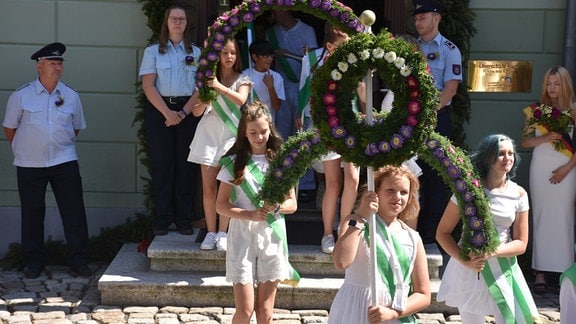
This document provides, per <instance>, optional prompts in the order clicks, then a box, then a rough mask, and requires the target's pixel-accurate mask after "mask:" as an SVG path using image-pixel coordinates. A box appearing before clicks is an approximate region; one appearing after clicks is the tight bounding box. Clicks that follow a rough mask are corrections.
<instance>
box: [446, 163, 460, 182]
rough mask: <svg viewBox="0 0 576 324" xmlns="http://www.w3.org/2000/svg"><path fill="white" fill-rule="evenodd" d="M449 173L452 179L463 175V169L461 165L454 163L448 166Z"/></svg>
mask: <svg viewBox="0 0 576 324" xmlns="http://www.w3.org/2000/svg"><path fill="white" fill-rule="evenodd" d="M448 175H449V176H450V178H452V179H458V178H460V176H461V175H462V170H460V168H459V167H457V166H455V165H454V164H452V165H451V166H449V167H448Z"/></svg>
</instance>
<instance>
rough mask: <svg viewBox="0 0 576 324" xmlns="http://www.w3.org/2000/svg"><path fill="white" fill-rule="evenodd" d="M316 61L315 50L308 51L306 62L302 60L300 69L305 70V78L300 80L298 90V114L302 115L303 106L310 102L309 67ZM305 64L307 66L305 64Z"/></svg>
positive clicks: (310, 76)
mask: <svg viewBox="0 0 576 324" xmlns="http://www.w3.org/2000/svg"><path fill="white" fill-rule="evenodd" d="M316 63H318V55H317V54H316V51H310V52H308V62H306V60H303V61H302V71H306V72H307V74H308V75H307V76H306V79H305V80H304V81H302V80H300V85H301V86H300V91H299V92H298V116H302V112H303V111H304V108H306V106H307V105H308V104H309V103H310V97H311V96H312V89H311V87H310V82H311V81H312V71H310V69H311V68H312V67H313V66H314V65H316ZM306 65H307V66H306Z"/></svg>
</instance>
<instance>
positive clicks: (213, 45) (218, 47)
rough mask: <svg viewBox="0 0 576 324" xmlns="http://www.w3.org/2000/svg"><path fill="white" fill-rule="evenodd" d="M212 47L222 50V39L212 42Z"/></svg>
mask: <svg viewBox="0 0 576 324" xmlns="http://www.w3.org/2000/svg"><path fill="white" fill-rule="evenodd" d="M212 48H213V49H214V50H216V51H221V50H222V48H224V44H223V43H222V42H220V41H214V42H212Z"/></svg>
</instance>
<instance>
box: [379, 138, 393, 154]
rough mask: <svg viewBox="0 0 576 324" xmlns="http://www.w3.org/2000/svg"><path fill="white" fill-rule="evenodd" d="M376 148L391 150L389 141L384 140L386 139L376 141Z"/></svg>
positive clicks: (382, 150) (385, 150)
mask: <svg viewBox="0 0 576 324" xmlns="http://www.w3.org/2000/svg"><path fill="white" fill-rule="evenodd" d="M378 149H379V150H380V152H384V153H386V152H389V151H390V150H391V148H390V143H388V142H386V141H382V142H380V143H378Z"/></svg>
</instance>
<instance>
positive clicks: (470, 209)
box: [464, 204, 476, 217]
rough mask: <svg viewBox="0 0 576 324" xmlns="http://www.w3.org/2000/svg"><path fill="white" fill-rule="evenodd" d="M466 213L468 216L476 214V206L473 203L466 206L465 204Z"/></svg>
mask: <svg viewBox="0 0 576 324" xmlns="http://www.w3.org/2000/svg"><path fill="white" fill-rule="evenodd" d="M464 215H466V216H468V217H472V216H475V215H476V207H474V206H473V205H471V204H467V205H466V206H464Z"/></svg>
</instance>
